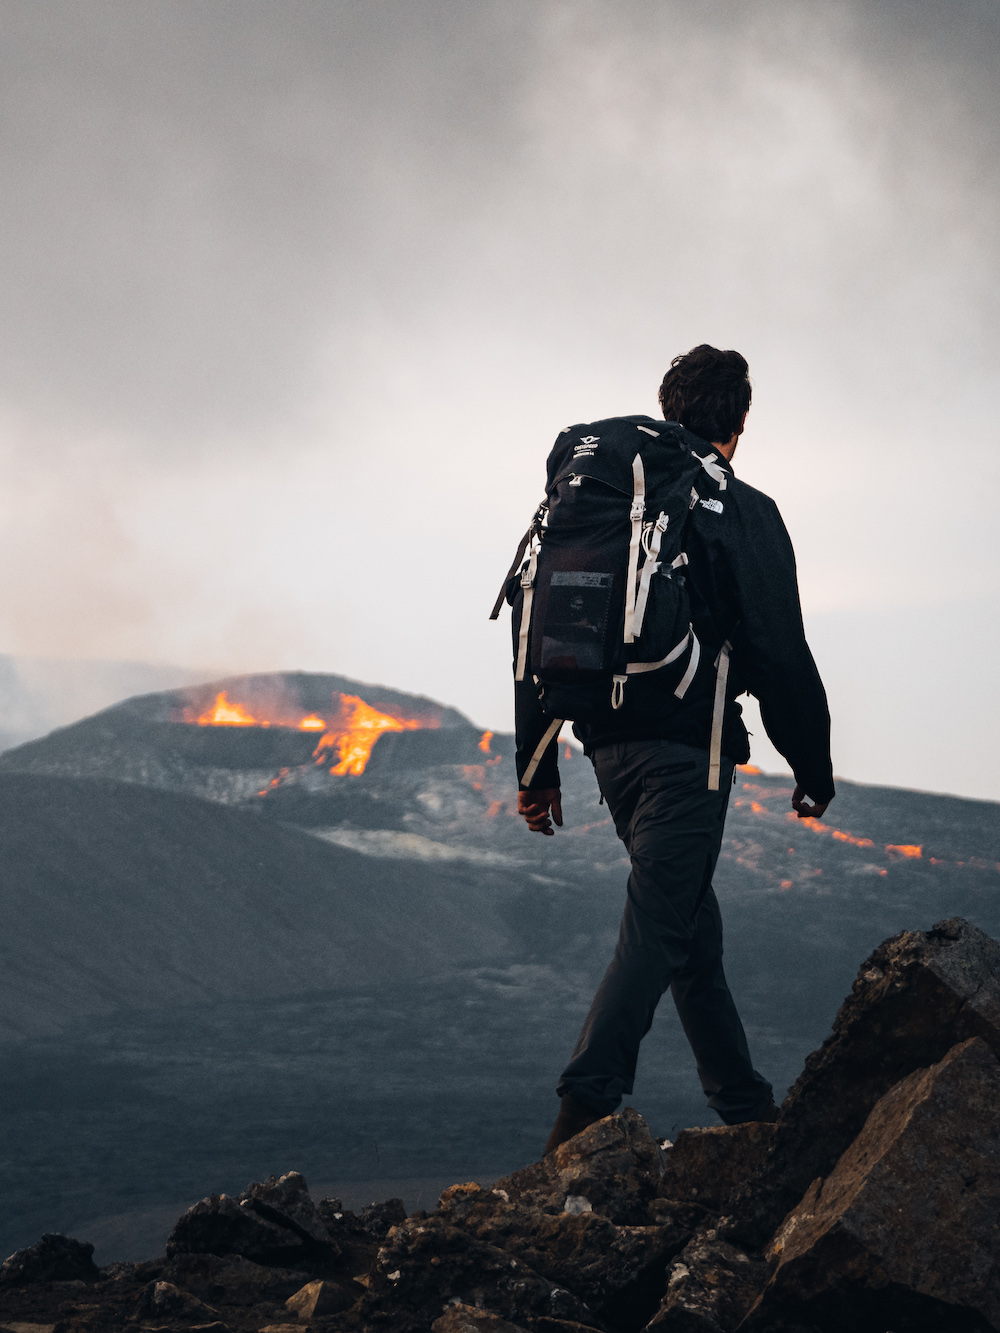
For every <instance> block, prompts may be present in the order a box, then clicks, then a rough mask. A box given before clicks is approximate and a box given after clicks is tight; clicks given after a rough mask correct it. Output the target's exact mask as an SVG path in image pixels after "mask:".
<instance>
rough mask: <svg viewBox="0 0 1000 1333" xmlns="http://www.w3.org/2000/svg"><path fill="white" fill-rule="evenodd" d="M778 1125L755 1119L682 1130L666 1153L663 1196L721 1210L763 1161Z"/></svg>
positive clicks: (661, 1186) (661, 1193) (661, 1187)
mask: <svg viewBox="0 0 1000 1333" xmlns="http://www.w3.org/2000/svg"><path fill="white" fill-rule="evenodd" d="M776 1128H777V1127H776V1125H773V1124H770V1123H768V1122H767V1121H763V1120H752V1121H750V1122H749V1123H748V1124H745V1125H712V1126H711V1127H709V1128H708V1129H684V1130H681V1132H680V1133H679V1134H678V1135H677V1140H676V1142H675V1143H674V1144H672V1145H671V1147H669V1148H668V1149H667V1150H666V1153H665V1157H664V1163H663V1176H662V1178H661V1180H660V1190H659V1192H660V1196H661V1197H662V1198H668V1199H683V1200H685V1201H686V1202H691V1201H693V1202H695V1203H700V1204H704V1205H705V1206H706V1207H707V1208H712V1209H714V1210H715V1211H716V1212H721V1211H722V1210H723V1209H725V1207H726V1205H727V1204H728V1203H729V1200H730V1199H731V1198H732V1196H733V1194H734V1193H735V1192H736V1191H737V1190H738V1189H739V1188H740V1187H741V1186H743V1185H745V1184H746V1182H747V1181H748V1180H750V1179H751V1178H752V1177H753V1176H755V1175H756V1174H757V1172H758V1171H759V1170H760V1168H761V1167H762V1166H763V1164H764V1159H765V1157H766V1156H767V1152H768V1149H769V1148H770V1146H771V1142H772V1140H773V1138H774V1135H775V1130H776Z"/></svg>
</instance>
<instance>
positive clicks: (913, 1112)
mask: <svg viewBox="0 0 1000 1333" xmlns="http://www.w3.org/2000/svg"><path fill="white" fill-rule="evenodd" d="M998 1223H1000V1064H998V1062H997V1060H996V1058H995V1056H994V1055H993V1054H992V1052H991V1051H990V1049H989V1047H988V1046H987V1045H986V1043H985V1042H984V1041H982V1040H981V1039H980V1038H972V1039H970V1040H969V1041H966V1042H962V1043H961V1044H960V1045H958V1046H955V1047H954V1048H953V1049H952V1050H951V1051H949V1052H948V1054H947V1055H946V1056H945V1057H944V1059H943V1060H941V1061H940V1063H938V1064H935V1065H932V1066H931V1067H930V1068H929V1069H923V1070H918V1071H916V1072H915V1073H913V1074H911V1075H910V1076H909V1077H908V1078H906V1079H904V1080H903V1081H902V1082H901V1083H899V1084H897V1085H896V1086H895V1087H894V1088H892V1089H891V1090H890V1091H889V1092H888V1093H886V1095H885V1096H884V1097H882V1098H881V1099H880V1100H879V1102H878V1103H877V1104H876V1106H875V1108H874V1110H873V1111H872V1113H871V1115H870V1116H869V1117H868V1119H867V1121H866V1122H865V1125H864V1128H863V1129H862V1131H861V1133H860V1134H859V1135H858V1137H857V1138H856V1139H855V1141H854V1142H853V1143H852V1144H851V1145H850V1147H849V1148H848V1150H847V1151H846V1152H845V1153H844V1155H843V1156H842V1157H841V1159H840V1161H839V1162H838V1163H837V1165H836V1167H835V1169H834V1170H833V1172H832V1173H831V1174H830V1175H829V1176H828V1177H827V1178H826V1179H825V1180H816V1181H814V1182H813V1184H812V1185H811V1186H810V1188H809V1190H808V1192H807V1193H806V1195H805V1197H804V1198H803V1199H802V1201H801V1202H800V1203H799V1205H798V1206H797V1207H796V1208H795V1209H794V1210H793V1211H792V1213H790V1214H789V1216H788V1217H787V1218H786V1219H785V1221H784V1223H783V1224H782V1226H781V1227H780V1229H779V1230H778V1232H777V1234H776V1235H775V1237H774V1238H773V1240H772V1242H771V1245H770V1246H769V1248H768V1257H769V1259H771V1260H772V1261H773V1262H774V1264H775V1265H776V1267H775V1271H774V1273H773V1274H772V1276H771V1279H770V1281H769V1283H768V1285H767V1287H766V1289H765V1291H764V1293H763V1295H762V1297H761V1300H760V1302H759V1305H758V1306H757V1307H756V1308H755V1310H754V1314H753V1317H752V1319H751V1321H750V1323H751V1326H752V1327H753V1328H757V1329H761V1330H763V1329H769V1328H770V1327H771V1323H772V1322H773V1318H774V1316H775V1315H778V1314H785V1315H786V1316H787V1315H795V1316H800V1315H802V1316H804V1317H806V1318H808V1319H810V1320H812V1321H813V1322H814V1323H815V1324H816V1325H818V1326H819V1327H820V1328H824V1329H827V1328H829V1329H843V1328H851V1329H858V1330H861V1329H868V1328H871V1329H876V1328H877V1329H878V1330H882V1329H884V1328H886V1327H891V1328H893V1329H898V1328H900V1327H905V1326H907V1325H909V1326H914V1327H918V1328H937V1327H940V1328H947V1329H949V1330H951V1329H960V1328H976V1327H987V1326H988V1327H991V1328H1000V1229H998Z"/></svg>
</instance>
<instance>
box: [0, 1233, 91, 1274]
mask: <svg viewBox="0 0 1000 1333" xmlns="http://www.w3.org/2000/svg"><path fill="white" fill-rule="evenodd" d="M93 1255H94V1247H93V1245H91V1244H90V1243H89V1241H80V1240H73V1239H72V1237H70V1236H61V1235H59V1234H58V1233H50V1232H46V1233H45V1235H44V1236H42V1238H41V1240H39V1241H36V1242H35V1244H34V1245H29V1246H28V1247H27V1249H24V1250H15V1251H14V1253H13V1254H12V1255H11V1256H10V1257H9V1258H8V1259H5V1260H4V1261H3V1265H2V1267H0V1286H11V1287H24V1286H27V1285H28V1283H30V1282H73V1281H74V1280H80V1281H83V1282H96V1281H97V1280H98V1279H99V1278H100V1276H101V1274H100V1270H99V1269H98V1268H97V1266H96V1265H95V1263H94V1259H93Z"/></svg>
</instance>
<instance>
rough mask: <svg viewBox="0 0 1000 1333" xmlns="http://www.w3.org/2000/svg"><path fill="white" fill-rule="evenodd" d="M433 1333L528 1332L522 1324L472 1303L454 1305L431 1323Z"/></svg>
mask: <svg viewBox="0 0 1000 1333" xmlns="http://www.w3.org/2000/svg"><path fill="white" fill-rule="evenodd" d="M431 1333H527V1330H526V1329H524V1328H523V1327H522V1326H521V1325H520V1324H511V1323H510V1322H509V1321H508V1320H506V1319H501V1318H500V1316H499V1315H496V1314H490V1313H489V1311H488V1310H477V1309H475V1307H474V1306H472V1305H453V1306H452V1307H451V1309H450V1310H446V1311H445V1313H444V1314H443V1315H442V1316H441V1318H440V1319H435V1320H434V1323H433V1324H431Z"/></svg>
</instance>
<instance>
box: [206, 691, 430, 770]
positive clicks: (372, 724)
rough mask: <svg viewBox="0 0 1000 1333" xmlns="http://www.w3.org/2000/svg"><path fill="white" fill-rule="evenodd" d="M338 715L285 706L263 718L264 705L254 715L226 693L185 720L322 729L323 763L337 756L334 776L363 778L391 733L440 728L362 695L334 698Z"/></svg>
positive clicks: (319, 757) (316, 754) (319, 755)
mask: <svg viewBox="0 0 1000 1333" xmlns="http://www.w3.org/2000/svg"><path fill="white" fill-rule="evenodd" d="M333 700H334V702H335V703H336V712H335V713H333V714H331V715H330V716H329V717H320V716H319V714H318V713H307V714H306V713H302V711H301V710H300V709H291V710H289V709H287V708H279V709H276V710H274V716H270V717H263V716H261V713H262V712H264V711H265V710H264V709H262V708H261V707H260V706H259V705H254V706H253V711H252V712H251V710H250V708H249V707H248V706H246V705H244V704H242V703H239V702H235V703H231V702H230V700H229V698H228V693H227V691H226V690H220V691H219V693H218V694H217V695H216V696H215V702H214V704H212V705H211V706H210V707H208V708H206V709H205V710H204V711H203V712H201V713H199V714H198V715H197V717H191V716H185V718H184V721H185V722H193V723H195V724H196V725H197V726H199V727H289V728H294V729H295V730H297V731H321V732H322V733H323V734H322V735H321V736H320V738H319V741H318V742H317V745H316V748H315V750H313V758H314V759H315V760H316V763H317V764H323V765H324V766H325V765H326V764H328V763H329V762H330V760H331V759H332V758H334V755H335V756H336V762H335V763H334V764H333V765H332V766H331V768H330V772H331V773H334V774H338V775H341V776H344V775H349V776H351V777H359V776H360V775H361V774H362V773H363V772H364V771H365V767H366V765H367V763H368V760H369V759H370V758H371V752H372V750H373V748H374V746H375V742H376V741H377V740H378V738H379V737H380V736H381V735H383V733H385V732H387V731H418V730H420V729H422V728H434V727H437V726H439V725H440V724H439V722H438V720H437V719H436V718H419V717H395V716H393V715H392V714H390V713H382V712H380V711H379V710H378V709H377V708H373V707H372V705H371V704H368V703H365V701H364V699H362V698H360V697H359V696H358V695H356V694H334V696H333Z"/></svg>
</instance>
